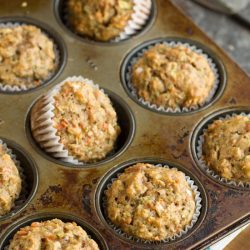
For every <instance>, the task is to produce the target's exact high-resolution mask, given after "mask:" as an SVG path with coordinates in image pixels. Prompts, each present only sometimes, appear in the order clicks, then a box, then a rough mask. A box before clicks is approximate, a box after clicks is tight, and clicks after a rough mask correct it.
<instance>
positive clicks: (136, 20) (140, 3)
mask: <svg viewBox="0 0 250 250" xmlns="http://www.w3.org/2000/svg"><path fill="white" fill-rule="evenodd" d="M133 4H134V6H133V11H134V13H133V14H132V16H131V19H130V20H129V21H128V23H127V25H126V27H125V28H124V31H123V32H121V33H120V34H119V36H117V37H116V38H114V39H111V41H110V42H119V41H122V40H125V39H128V38H129V37H131V36H133V35H135V34H136V33H138V32H139V31H141V30H142V29H143V27H144V26H145V25H146V23H147V21H148V19H149V17H150V14H151V10H152V0H133ZM63 18H64V20H65V21H66V26H67V27H70V24H69V22H68V14H67V7H66V6H65V7H64V17H63ZM76 33H77V32H76ZM80 35H81V34H80ZM83 36H84V35H83Z"/></svg>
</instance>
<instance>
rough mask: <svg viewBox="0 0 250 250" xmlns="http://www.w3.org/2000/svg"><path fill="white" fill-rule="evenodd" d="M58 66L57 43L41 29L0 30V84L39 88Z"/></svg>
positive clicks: (13, 28)
mask: <svg viewBox="0 0 250 250" xmlns="http://www.w3.org/2000/svg"><path fill="white" fill-rule="evenodd" d="M56 67H57V63H56V55H55V49H54V43H53V41H52V40H51V39H50V38H48V37H47V36H46V35H45V34H44V33H43V32H42V31H41V30H40V29H39V28H38V27H36V26H33V25H19V26H16V27H0V83H2V84H3V85H9V86H19V87H27V86H29V87H30V86H32V87H36V86H38V85H40V84H42V83H43V82H44V81H45V80H47V79H48V77H49V76H50V75H51V74H52V73H54V71H55V70H56Z"/></svg>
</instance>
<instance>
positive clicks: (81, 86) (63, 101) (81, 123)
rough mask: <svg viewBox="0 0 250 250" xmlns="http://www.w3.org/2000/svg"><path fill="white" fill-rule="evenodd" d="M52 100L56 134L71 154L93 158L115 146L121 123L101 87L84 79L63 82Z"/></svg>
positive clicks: (82, 158)
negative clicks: (92, 84) (119, 123)
mask: <svg viewBox="0 0 250 250" xmlns="http://www.w3.org/2000/svg"><path fill="white" fill-rule="evenodd" d="M54 100H55V102H54V111H53V113H54V117H53V122H54V127H55V128H56V130H57V133H56V134H57V135H58V136H59V137H60V142H61V143H62V144H63V145H64V147H65V148H66V149H67V150H68V151H69V154H70V155H72V156H74V157H75V158H76V159H78V160H80V161H83V162H93V161H96V160H100V159H102V158H104V157H105V156H106V155H107V154H108V153H109V152H111V151H112V150H113V149H114V145H115V142H116V139H117V137H118V135H119V133H120V127H119V125H118V123H117V115H116V112H115V110H114V108H113V107H112V104H111V102H110V99H109V97H108V96H107V95H106V94H105V93H104V92H103V91H101V90H100V89H98V88H97V87H93V86H91V85H90V84H87V83H84V82H66V83H64V85H63V86H62V87H61V89H60V91H59V93H57V94H56V95H55V96H54Z"/></svg>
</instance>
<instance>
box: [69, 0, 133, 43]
mask: <svg viewBox="0 0 250 250" xmlns="http://www.w3.org/2000/svg"><path fill="white" fill-rule="evenodd" d="M133 6H134V4H133V0H68V2H67V14H68V22H69V25H70V26H71V27H72V29H73V30H74V31H75V32H76V33H78V34H80V35H83V36H87V37H89V38H92V39H95V40H99V41H109V40H111V39H113V38H115V37H117V36H119V34H120V33H121V32H122V31H124V29H125V27H126V26H127V24H128V21H129V20H130V19H131V17H132V14H133Z"/></svg>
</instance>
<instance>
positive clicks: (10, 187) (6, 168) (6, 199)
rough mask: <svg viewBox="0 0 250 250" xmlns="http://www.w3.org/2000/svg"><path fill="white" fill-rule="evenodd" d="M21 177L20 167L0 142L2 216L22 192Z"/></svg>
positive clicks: (0, 200) (0, 209) (0, 202)
mask: <svg viewBox="0 0 250 250" xmlns="http://www.w3.org/2000/svg"><path fill="white" fill-rule="evenodd" d="M21 182H22V181H21V177H20V175H19V172H18V169H17V167H16V165H15V163H14V161H13V160H12V159H11V157H10V155H9V154H8V153H7V152H6V150H5V148H4V147H3V145H2V144H0V216H1V215H4V214H6V213H8V212H9V211H10V210H11V208H12V207H13V206H14V202H15V200H16V199H17V198H18V197H19V194H20V192H21Z"/></svg>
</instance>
